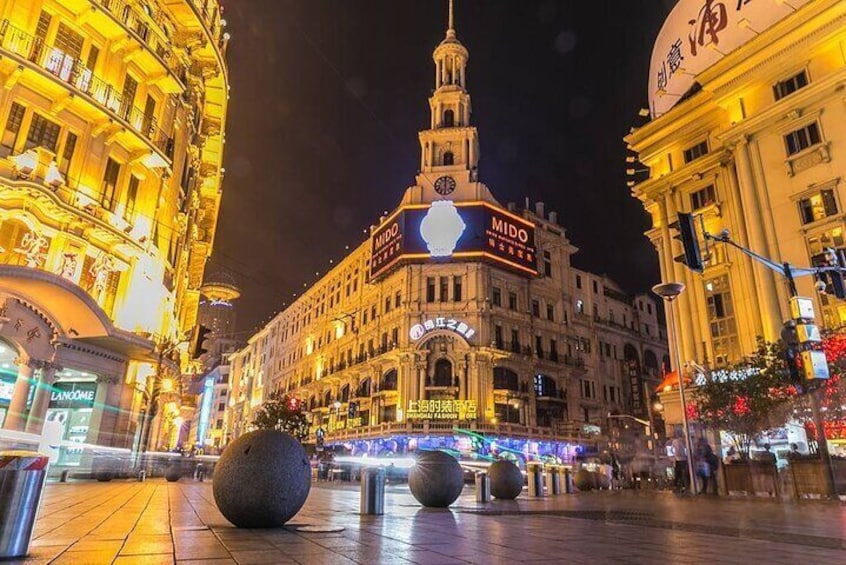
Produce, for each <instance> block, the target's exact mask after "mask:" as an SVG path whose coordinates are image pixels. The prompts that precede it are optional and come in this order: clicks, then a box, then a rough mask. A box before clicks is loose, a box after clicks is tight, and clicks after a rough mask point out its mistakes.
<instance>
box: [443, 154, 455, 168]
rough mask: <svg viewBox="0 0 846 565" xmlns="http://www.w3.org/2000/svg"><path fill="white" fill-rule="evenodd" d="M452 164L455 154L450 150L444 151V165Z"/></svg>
mask: <svg viewBox="0 0 846 565" xmlns="http://www.w3.org/2000/svg"><path fill="white" fill-rule="evenodd" d="M453 164H455V156H454V155H453V154H452V151H447V152H446V153H444V166H449V165H453Z"/></svg>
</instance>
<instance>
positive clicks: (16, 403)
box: [0, 0, 228, 465]
mask: <svg viewBox="0 0 846 565" xmlns="http://www.w3.org/2000/svg"><path fill="white" fill-rule="evenodd" d="M223 25H224V22H223V21H222V20H221V13H220V7H219V6H218V3H217V0H138V1H131V2H130V1H125V0H90V1H89V0H84V1H83V0H61V1H56V0H3V1H0V81H2V84H3V89H2V90H0V128H2V134H0V371H2V373H0V420H2V426H3V428H4V430H13V431H14V430H17V431H20V430H26V431H30V432H35V433H38V432H40V431H42V428H44V427H46V423H45V422H51V423H55V424H56V425H55V426H53V430H52V431H51V432H50V433H51V434H55V435H57V436H58V439H61V440H63V441H64V442H65V443H63V446H64V447H63V448H62V450H61V453H60V454H59V455H58V457H59V459H58V464H59V465H78V464H80V463H81V459H82V457H83V456H82V454H81V453H82V452H81V450H76V449H71V448H70V447H68V445H69V444H72V443H86V444H95V445H108V446H115V447H121V448H138V447H139V446H140V445H141V444H143V443H146V442H148V441H149V443H152V444H155V443H157V440H156V439H155V438H154V439H152V440H149V439H148V438H149V436H150V431H149V430H152V429H159V430H165V431H163V433H167V432H166V430H167V428H168V425H167V424H168V421H169V420H170V419H172V418H174V417H176V416H178V413H179V408H178V407H179V403H180V400H181V399H180V395H179V393H178V387H177V386H174V382H175V378H178V375H179V373H180V370H181V369H182V367H181V365H182V364H183V363H184V361H185V359H186V355H185V353H186V351H187V336H188V334H189V333H190V331H191V329H192V328H193V327H194V324H195V321H196V317H197V307H198V304H199V298H200V285H201V284H202V280H203V271H204V269H205V263H206V259H207V257H208V255H209V253H210V251H211V245H212V240H213V236H214V232H215V226H216V221H217V214H218V206H219V203H220V186H221V180H222V173H223V171H222V169H221V162H222V153H223V125H224V123H225V118H226V106H227V99H228V85H227V71H226V65H225V62H224V53H225V47H226V41H227V38H228V36H227V34H225V33H224V30H223ZM153 412H156V413H157V416H156V419H157V421H156V422H152V423H151V422H150V416H151V415H152V414H153ZM83 464H84V463H83Z"/></svg>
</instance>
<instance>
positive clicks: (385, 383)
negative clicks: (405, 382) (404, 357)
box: [379, 369, 397, 390]
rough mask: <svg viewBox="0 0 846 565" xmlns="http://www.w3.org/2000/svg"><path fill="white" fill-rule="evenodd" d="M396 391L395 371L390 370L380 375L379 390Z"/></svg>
mask: <svg viewBox="0 0 846 565" xmlns="http://www.w3.org/2000/svg"><path fill="white" fill-rule="evenodd" d="M396 389H397V370H396V369H391V370H390V371H388V372H387V373H385V374H384V375H382V382H381V384H380V386H379V390H396Z"/></svg>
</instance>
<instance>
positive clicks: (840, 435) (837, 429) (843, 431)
mask: <svg viewBox="0 0 846 565" xmlns="http://www.w3.org/2000/svg"><path fill="white" fill-rule="evenodd" d="M823 429H824V430H825V438H826V439H828V440H846V420H834V421H831V422H824V423H823ZM805 432H806V433H807V434H808V436H809V437H811V438H816V437H817V432H816V426H815V425H814V423H813V422H805Z"/></svg>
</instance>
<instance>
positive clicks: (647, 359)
mask: <svg viewBox="0 0 846 565" xmlns="http://www.w3.org/2000/svg"><path fill="white" fill-rule="evenodd" d="M643 365H644V366H645V367H646V368H647V369H652V370H654V371H656V372H657V371H658V357H656V356H655V353H654V352H653V351H652V350H651V349H647V350H646V351H644V352H643Z"/></svg>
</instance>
